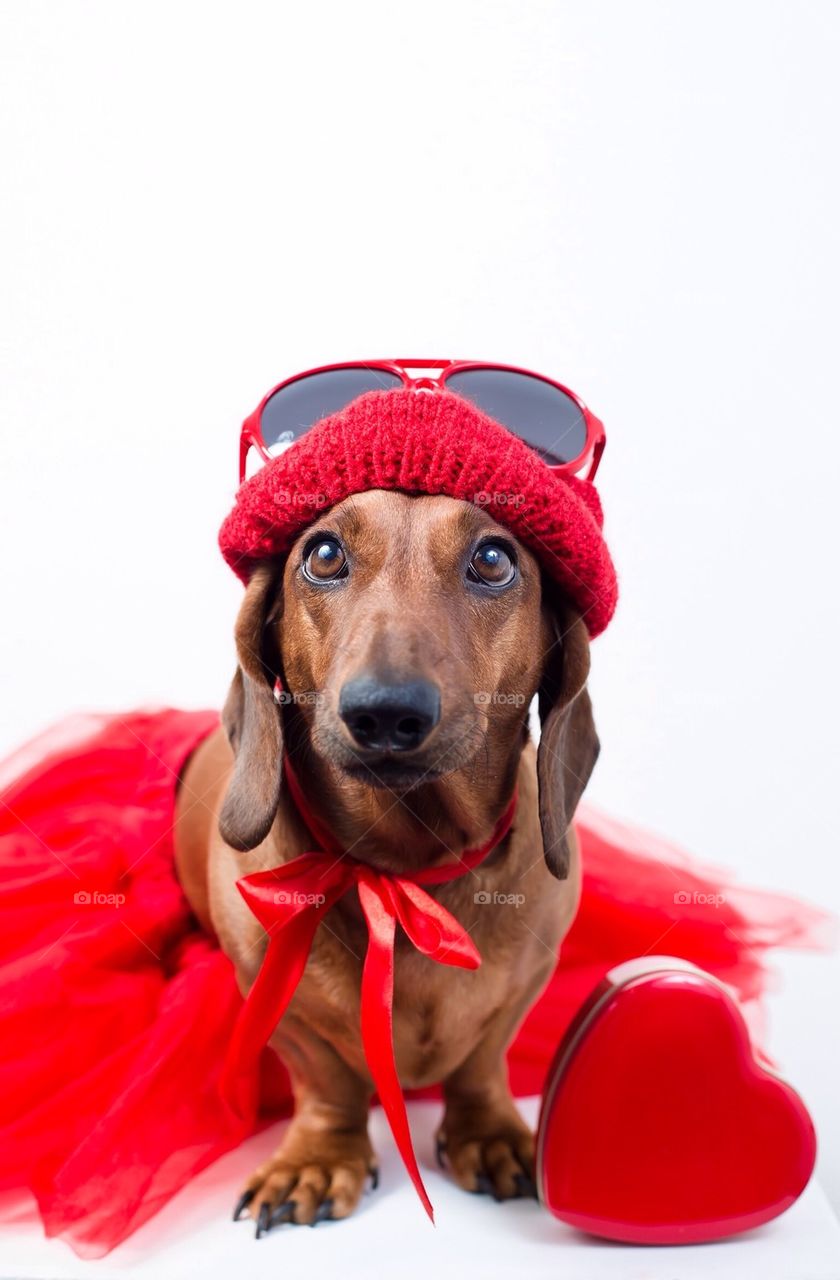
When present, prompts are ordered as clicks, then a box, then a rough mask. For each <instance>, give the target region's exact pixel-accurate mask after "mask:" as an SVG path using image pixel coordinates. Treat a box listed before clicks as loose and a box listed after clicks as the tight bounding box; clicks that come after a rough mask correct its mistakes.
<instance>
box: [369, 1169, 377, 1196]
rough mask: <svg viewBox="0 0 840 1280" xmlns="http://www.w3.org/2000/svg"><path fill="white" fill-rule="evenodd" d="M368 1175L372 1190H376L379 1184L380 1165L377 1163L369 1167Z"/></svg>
mask: <svg viewBox="0 0 840 1280" xmlns="http://www.w3.org/2000/svg"><path fill="white" fill-rule="evenodd" d="M368 1176H369V1177H370V1189H371V1191H375V1190H376V1188H377V1187H378V1186H379V1165H378V1164H375V1165H374V1166H373V1168H372V1169H368Z"/></svg>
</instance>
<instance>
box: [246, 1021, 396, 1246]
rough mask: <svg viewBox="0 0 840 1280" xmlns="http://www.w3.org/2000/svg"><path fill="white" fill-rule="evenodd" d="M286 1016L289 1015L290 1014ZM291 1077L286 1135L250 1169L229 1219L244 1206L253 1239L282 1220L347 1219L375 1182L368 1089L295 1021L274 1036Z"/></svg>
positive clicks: (274, 1046) (297, 1221)
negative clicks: (290, 1111) (367, 1185)
mask: <svg viewBox="0 0 840 1280" xmlns="http://www.w3.org/2000/svg"><path fill="white" fill-rule="evenodd" d="M290 1021H291V1020H290ZM270 1043H271V1045H272V1048H274V1049H276V1050H277V1052H278V1054H279V1055H280V1057H281V1058H282V1059H283V1062H284V1063H285V1064H286V1066H287V1068H288V1070H289V1075H290V1077H291V1081H292V1089H293V1092H294V1098H295V1113H294V1116H293V1118H292V1120H291V1121H290V1123H289V1127H288V1129H287V1130H286V1133H285V1134H284V1136H283V1141H282V1142H281V1143H280V1146H279V1147H278V1148H277V1150H276V1151H275V1152H274V1154H273V1155H272V1156H271V1158H270V1159H269V1160H267V1161H266V1162H265V1164H262V1165H260V1167H259V1168H258V1169H256V1170H255V1171H254V1173H253V1174H252V1175H251V1177H250V1178H249V1179H248V1181H247V1182H246V1183H245V1187H244V1189H243V1191H242V1195H241V1196H240V1198H239V1201H238V1203H237V1206H236V1210H235V1213H234V1217H239V1216H240V1214H241V1213H242V1212H243V1210H245V1209H246V1207H247V1209H248V1212H249V1213H250V1215H251V1217H252V1218H253V1219H254V1220H255V1222H256V1223H257V1238H259V1237H260V1236H261V1235H262V1234H263V1233H264V1232H265V1231H267V1230H269V1228H270V1227H273V1226H277V1225H279V1224H280V1223H283V1222H292V1223H308V1224H309V1225H310V1226H315V1224H316V1223H318V1222H321V1221H322V1220H323V1219H324V1218H346V1217H348V1215H349V1214H351V1213H352V1212H353V1210H354V1209H355V1208H356V1205H357V1204H358V1203H359V1200H360V1198H361V1195H362V1192H363V1191H364V1188H365V1182H366V1180H367V1178H368V1177H370V1178H371V1179H372V1180H373V1185H374V1186H375V1185H376V1182H377V1168H376V1159H375V1156H374V1153H373V1148H372V1147H371V1145H370V1140H369V1138H368V1131H367V1125H368V1111H369V1108H370V1096H371V1095H370V1090H369V1086H368V1085H366V1084H365V1082H364V1081H363V1080H361V1079H359V1077H358V1076H356V1075H355V1074H354V1073H353V1072H352V1071H351V1070H350V1068H349V1067H348V1066H347V1064H346V1063H345V1062H344V1061H343V1059H342V1058H340V1057H339V1055H338V1054H337V1053H336V1052H335V1051H334V1050H333V1049H332V1048H331V1047H330V1046H329V1045H328V1044H327V1043H326V1042H325V1041H323V1040H321V1039H320V1038H319V1037H318V1036H316V1035H314V1034H313V1033H312V1032H311V1031H310V1030H309V1029H308V1028H305V1027H303V1026H302V1025H301V1024H299V1023H297V1022H294V1024H292V1025H290V1026H288V1027H286V1026H285V1024H284V1030H283V1034H282V1036H281V1034H280V1033H279V1032H278V1033H277V1034H276V1035H275V1037H273V1038H272V1040H271V1042H270Z"/></svg>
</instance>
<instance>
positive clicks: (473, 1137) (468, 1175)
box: [437, 1102, 536, 1200]
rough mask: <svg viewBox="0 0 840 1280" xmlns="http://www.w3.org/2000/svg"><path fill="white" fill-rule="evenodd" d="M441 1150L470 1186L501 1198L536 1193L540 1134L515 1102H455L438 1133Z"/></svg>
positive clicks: (452, 1169) (441, 1160)
mask: <svg viewBox="0 0 840 1280" xmlns="http://www.w3.org/2000/svg"><path fill="white" fill-rule="evenodd" d="M437 1154H438V1161H439V1163H440V1164H441V1166H442V1167H443V1168H445V1169H449V1171H450V1172H451V1174H452V1176H453V1178H454V1179H455V1181H456V1182H457V1183H458V1185H459V1186H461V1187H463V1188H464V1190H465V1191H473V1192H476V1193H478V1194H485V1195H492V1196H493V1197H494V1198H495V1199H496V1200H514V1199H519V1198H520V1197H522V1196H530V1197H533V1196H535V1195H536V1185H535V1182H534V1135H533V1133H532V1132H531V1130H530V1129H529V1128H528V1126H527V1125H526V1124H525V1121H524V1120H523V1119H522V1117H521V1116H520V1115H519V1113H518V1111H516V1109H515V1108H514V1107H513V1105H512V1104H511V1105H510V1107H506V1106H501V1107H500V1106H495V1107H494V1106H493V1105H488V1106H487V1107H486V1108H482V1107H476V1106H475V1105H474V1104H473V1103H471V1104H469V1105H464V1106H459V1105H458V1104H457V1103H455V1102H452V1103H450V1104H449V1105H448V1106H447V1109H446V1115H445V1116H444V1120H443V1123H442V1125H441V1127H440V1129H439V1130H438V1133H437Z"/></svg>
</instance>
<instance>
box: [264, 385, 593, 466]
mask: <svg viewBox="0 0 840 1280" xmlns="http://www.w3.org/2000/svg"><path fill="white" fill-rule="evenodd" d="M399 387H407V388H409V389H411V390H413V391H418V392H430V393H434V392H437V391H450V392H453V393H454V394H455V395H457V396H461V397H462V398H463V399H464V400H469V401H471V403H472V404H474V405H476V406H477V408H479V409H481V410H482V411H483V412H484V413H486V414H487V415H488V416H489V417H491V418H493V419H495V421H496V422H500V423H501V424H502V426H505V427H507V428H508V430H509V431H512V432H513V433H514V434H515V435H517V436H519V438H520V439H521V440H524V441H525V443H526V444H527V445H530V447H531V448H532V449H534V450H535V451H536V452H537V453H538V454H539V455H540V457H541V458H542V459H543V460H544V461H545V462H546V464H547V465H548V466H549V467H551V469H552V470H555V471H565V472H572V473H575V474H576V473H577V472H581V471H584V470H585V471H586V478H587V480H592V479H594V476H595V472H596V471H597V470H598V464H599V462H600V461H601V455H602V454H603V452H604V446H605V445H606V443H607V437H606V433H605V431H604V424H603V423H602V422H601V421H600V419H599V418H596V417H595V415H594V414H593V413H591V412H590V411H589V409H587V407H586V405H585V404H584V403H583V401H582V400H581V399H580V397H579V396H577V395H575V393H574V391H570V390H569V388H568V387H564V386H563V385H562V383H560V382H555V381H554V380H553V379H552V378H545V377H543V376H542V375H541V374H538V373H531V372H530V371H529V370H528V369H519V368H517V367H516V366H515V365H509V364H481V363H480V362H478V361H476V360H366V361H348V362H347V363H345V364H328V365H323V366H322V367H321V368H319V369H310V370H308V371H307V372H306V373H298V374H296V375H295V376H294V377H293V378H287V379H286V381H285V382H281V383H280V384H279V385H278V386H276V387H275V388H274V389H273V390H272V391H269V393H268V395H267V396H266V397H265V398H264V399H263V400H262V402H261V403H260V404H259V405H258V406H257V408H256V409H255V410H254V412H253V413H252V414H251V415H250V417H248V418H246V419H245V421H244V423H243V424H242V435H241V438H240V447H239V480H240V483H241V482H242V481H243V480H244V479H245V476H246V474H247V473H248V470H249V455H250V454H251V450H252V449H253V450H254V451H255V453H256V454H257V455H258V457H259V459H261V460H262V462H270V461H271V459H272V458H273V457H276V456H277V455H278V454H279V453H282V452H283V451H284V450H285V449H287V448H288V447H289V445H291V444H294V442H295V441H296V440H299V439H300V437H301V436H303V435H305V434H306V432H307V431H308V430H309V429H310V427H313V426H314V425H315V423H316V422H319V421H320V420H321V418H325V417H327V416H328V415H329V414H331V413H337V412H338V411H339V410H340V409H343V408H345V407H346V406H347V405H348V404H350V402H351V401H352V400H355V399H356V397H357V396H360V395H363V394H364V393H365V392H366V391H392V390H395V389H397V388H399ZM254 461H256V459H254Z"/></svg>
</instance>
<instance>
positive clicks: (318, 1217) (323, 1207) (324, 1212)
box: [309, 1196, 333, 1227]
mask: <svg viewBox="0 0 840 1280" xmlns="http://www.w3.org/2000/svg"><path fill="white" fill-rule="evenodd" d="M332 1210H333V1202H332V1198H331V1197H330V1196H327V1198H326V1200H322V1201H321V1203H320V1204H319V1205H318V1208H317V1209H316V1210H315V1217H314V1218H313V1219H312V1221H311V1222H310V1224H309V1225H310V1227H317V1225H318V1223H319V1222H324V1221H326V1219H327V1218H331V1217H332Z"/></svg>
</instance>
